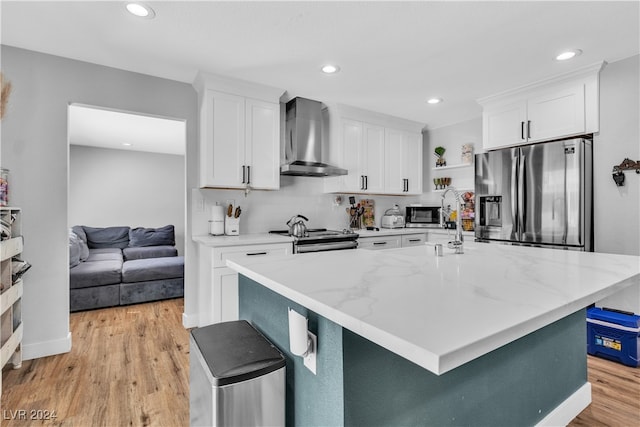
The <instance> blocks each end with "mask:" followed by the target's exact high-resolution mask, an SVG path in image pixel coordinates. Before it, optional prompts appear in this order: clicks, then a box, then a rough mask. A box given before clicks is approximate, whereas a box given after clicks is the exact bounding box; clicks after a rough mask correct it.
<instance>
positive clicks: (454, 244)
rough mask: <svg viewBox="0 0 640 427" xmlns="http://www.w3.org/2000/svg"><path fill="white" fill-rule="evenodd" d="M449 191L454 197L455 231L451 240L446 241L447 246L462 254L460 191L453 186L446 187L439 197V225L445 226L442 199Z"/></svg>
mask: <svg viewBox="0 0 640 427" xmlns="http://www.w3.org/2000/svg"><path fill="white" fill-rule="evenodd" d="M449 191H452V192H453V194H454V196H455V199H456V212H457V215H456V233H455V236H454V238H453V240H452V241H450V242H449V243H447V247H448V248H449V249H455V251H456V252H455V253H457V254H463V253H464V247H463V241H462V240H463V239H462V203H461V201H462V196H461V195H460V193H458V191H457V190H456V189H455V188H454V187H451V186H449V187H447V189H446V190H445V191H444V193H442V198H441V199H440V205H441V207H440V227H442V228H445V220H444V216H445V211H444V199H445V197H446V196H447V193H449Z"/></svg>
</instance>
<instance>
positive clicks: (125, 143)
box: [122, 142, 133, 147]
mask: <svg viewBox="0 0 640 427" xmlns="http://www.w3.org/2000/svg"><path fill="white" fill-rule="evenodd" d="M122 145H124V146H125V147H131V146H132V145H133V144H132V143H130V142H123V143H122Z"/></svg>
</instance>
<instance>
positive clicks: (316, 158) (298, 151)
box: [280, 98, 348, 177]
mask: <svg viewBox="0 0 640 427" xmlns="http://www.w3.org/2000/svg"><path fill="white" fill-rule="evenodd" d="M285 132H286V134H285V150H284V152H285V164H284V165H282V166H280V174H281V175H293V176H320V177H324V176H338V175H346V174H347V173H348V171H347V170H346V169H341V168H339V167H336V166H331V165H328V164H326V163H323V162H322V104H321V103H320V102H318V101H313V100H311V99H306V98H293V99H292V100H291V101H289V102H287V108H286V123H285Z"/></svg>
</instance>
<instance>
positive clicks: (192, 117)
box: [0, 45, 197, 359]
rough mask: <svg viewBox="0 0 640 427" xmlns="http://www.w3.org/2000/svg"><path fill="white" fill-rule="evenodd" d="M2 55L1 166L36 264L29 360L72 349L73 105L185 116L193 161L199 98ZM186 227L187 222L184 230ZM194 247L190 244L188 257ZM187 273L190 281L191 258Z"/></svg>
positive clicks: (146, 80) (86, 68)
mask: <svg viewBox="0 0 640 427" xmlns="http://www.w3.org/2000/svg"><path fill="white" fill-rule="evenodd" d="M0 54H1V55H2V71H3V73H4V75H5V77H6V78H8V79H9V80H10V81H11V82H12V84H13V93H12V95H11V98H10V100H9V107H8V111H7V114H6V115H5V117H4V118H3V119H2V122H1V124H2V166H3V167H5V168H9V169H11V187H12V189H11V204H12V205H15V206H20V207H22V209H23V231H24V236H25V250H24V258H25V259H26V260H27V261H29V262H30V263H31V264H32V265H33V267H32V268H31V270H29V272H28V273H27V274H26V275H25V287H24V297H23V303H22V317H23V320H24V325H25V329H24V340H23V350H24V357H25V358H26V359H30V358H36V357H41V356H46V355H51V354H56V353H61V352H65V351H68V350H69V348H70V345H71V334H70V333H69V277H68V243H67V220H68V211H67V202H68V199H67V194H68V173H69V167H68V165H69V150H68V142H67V107H68V105H69V104H70V103H81V104H88V105H95V106H101V107H106V108H112V109H116V110H124V111H136V112H140V113H145V114H151V115H157V116H164V117H172V118H177V119H186V127H187V151H186V153H187V154H186V156H187V164H192V165H195V164H196V163H195V158H196V157H195V150H196V145H195V144H196V136H197V133H196V132H197V130H196V129H197V128H196V124H197V96H196V92H195V90H194V89H193V88H192V86H191V85H189V84H186V83H180V82H175V81H171V80H166V79H160V78H155V77H151V76H147V75H143V74H137V73H132V72H128V71H122V70H117V69H114V68H109V67H104V66H99V65H94V64H89V63H86V62H80V61H75V60H71V59H67V58H61V57H57V56H52V55H45V54H40V53H36V52H32V51H28V50H23V49H17V48H13V47H10V46H4V45H3V46H2V50H1V52H0ZM186 175H187V177H186V185H187V187H190V186H194V185H195V182H196V175H197V169H196V168H191V169H187V172H186ZM187 197H188V193H187ZM182 206H185V202H184V201H183V203H182ZM189 227H190V225H189V223H188V222H187V227H186V231H185V234H186V235H190V228H189ZM193 247H194V245H193V244H192V243H191V242H189V243H187V244H186V247H185V255H186V256H187V257H189V251H190V250H193ZM191 258H195V257H191ZM191 268H192V267H191ZM185 274H186V281H187V282H188V281H189V280H190V277H192V276H191V273H190V265H189V264H188V261H187V265H186V273H185ZM186 292H187V291H185V293H186Z"/></svg>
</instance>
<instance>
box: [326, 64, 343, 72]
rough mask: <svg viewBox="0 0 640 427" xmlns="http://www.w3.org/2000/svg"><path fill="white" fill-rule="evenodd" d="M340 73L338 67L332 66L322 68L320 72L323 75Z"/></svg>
mask: <svg viewBox="0 0 640 427" xmlns="http://www.w3.org/2000/svg"><path fill="white" fill-rule="evenodd" d="M338 71H340V67H338V66H337V65H333V64H327V65H323V66H322V72H323V73H325V74H334V73H337V72H338Z"/></svg>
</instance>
